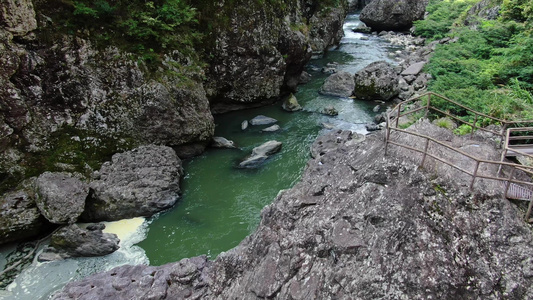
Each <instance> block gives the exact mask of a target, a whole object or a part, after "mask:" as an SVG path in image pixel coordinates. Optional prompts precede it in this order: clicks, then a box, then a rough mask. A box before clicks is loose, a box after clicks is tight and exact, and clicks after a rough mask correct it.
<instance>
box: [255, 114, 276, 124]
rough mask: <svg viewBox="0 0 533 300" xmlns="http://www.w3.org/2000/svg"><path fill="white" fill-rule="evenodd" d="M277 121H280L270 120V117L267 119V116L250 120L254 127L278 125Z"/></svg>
mask: <svg viewBox="0 0 533 300" xmlns="http://www.w3.org/2000/svg"><path fill="white" fill-rule="evenodd" d="M277 121H278V120H276V119H274V118H270V117H267V116H263V115H259V116H256V117H255V118H253V119H251V120H250V125H252V126H260V125H271V124H274V123H276V122H277Z"/></svg>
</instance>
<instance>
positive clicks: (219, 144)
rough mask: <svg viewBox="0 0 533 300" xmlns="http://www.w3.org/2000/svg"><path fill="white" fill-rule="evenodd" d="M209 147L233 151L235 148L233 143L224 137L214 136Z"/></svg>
mask: <svg viewBox="0 0 533 300" xmlns="http://www.w3.org/2000/svg"><path fill="white" fill-rule="evenodd" d="M211 147H213V148H228V149H233V148H237V147H235V143H234V142H233V141H230V140H228V139H226V138H224V137H221V136H214V137H213V140H212V141H211Z"/></svg>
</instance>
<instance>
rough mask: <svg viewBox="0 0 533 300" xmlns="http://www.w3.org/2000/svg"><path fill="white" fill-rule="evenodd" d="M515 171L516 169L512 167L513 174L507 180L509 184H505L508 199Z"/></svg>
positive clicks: (505, 195)
mask: <svg viewBox="0 0 533 300" xmlns="http://www.w3.org/2000/svg"><path fill="white" fill-rule="evenodd" d="M515 170H516V168H515V167H512V169H511V173H510V174H509V178H508V179H507V183H506V184H505V193H504V194H503V197H504V198H507V193H508V192H509V187H510V186H511V180H513V176H514V171H515Z"/></svg>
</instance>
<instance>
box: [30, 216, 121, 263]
mask: <svg viewBox="0 0 533 300" xmlns="http://www.w3.org/2000/svg"><path fill="white" fill-rule="evenodd" d="M100 225H101V226H89V227H87V229H82V228H80V227H79V226H78V225H76V224H72V225H69V226H66V227H63V228H61V229H59V230H58V231H56V232H55V233H54V234H52V238H51V240H50V245H49V247H48V248H46V249H45V251H44V252H43V253H42V254H41V255H39V261H52V260H59V259H65V258H69V257H92V256H103V255H107V254H111V253H113V252H115V251H116V250H118V249H119V246H118V244H119V242H120V240H119V239H118V237H117V235H116V234H114V233H103V232H102V230H103V229H104V228H105V225H103V224H100Z"/></svg>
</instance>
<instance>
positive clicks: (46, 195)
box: [35, 172, 89, 224]
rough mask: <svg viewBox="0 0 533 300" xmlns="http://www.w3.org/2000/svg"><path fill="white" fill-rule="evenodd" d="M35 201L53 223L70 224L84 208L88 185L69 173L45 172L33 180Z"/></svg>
mask: <svg viewBox="0 0 533 300" xmlns="http://www.w3.org/2000/svg"><path fill="white" fill-rule="evenodd" d="M35 189H36V197H35V202H36V203H37V207H38V208H39V210H40V212H41V214H42V215H43V216H44V217H45V218H46V219H47V220H48V221H49V222H50V223H54V224H72V223H75V222H76V221H77V220H78V217H79V216H80V215H81V213H82V212H83V210H84V209H85V200H86V199H87V196H88V195H89V185H88V184H86V183H84V182H82V181H81V180H80V179H78V178H76V177H74V176H72V174H69V173H52V172H45V173H43V174H41V175H40V176H39V177H38V178H37V180H35Z"/></svg>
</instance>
